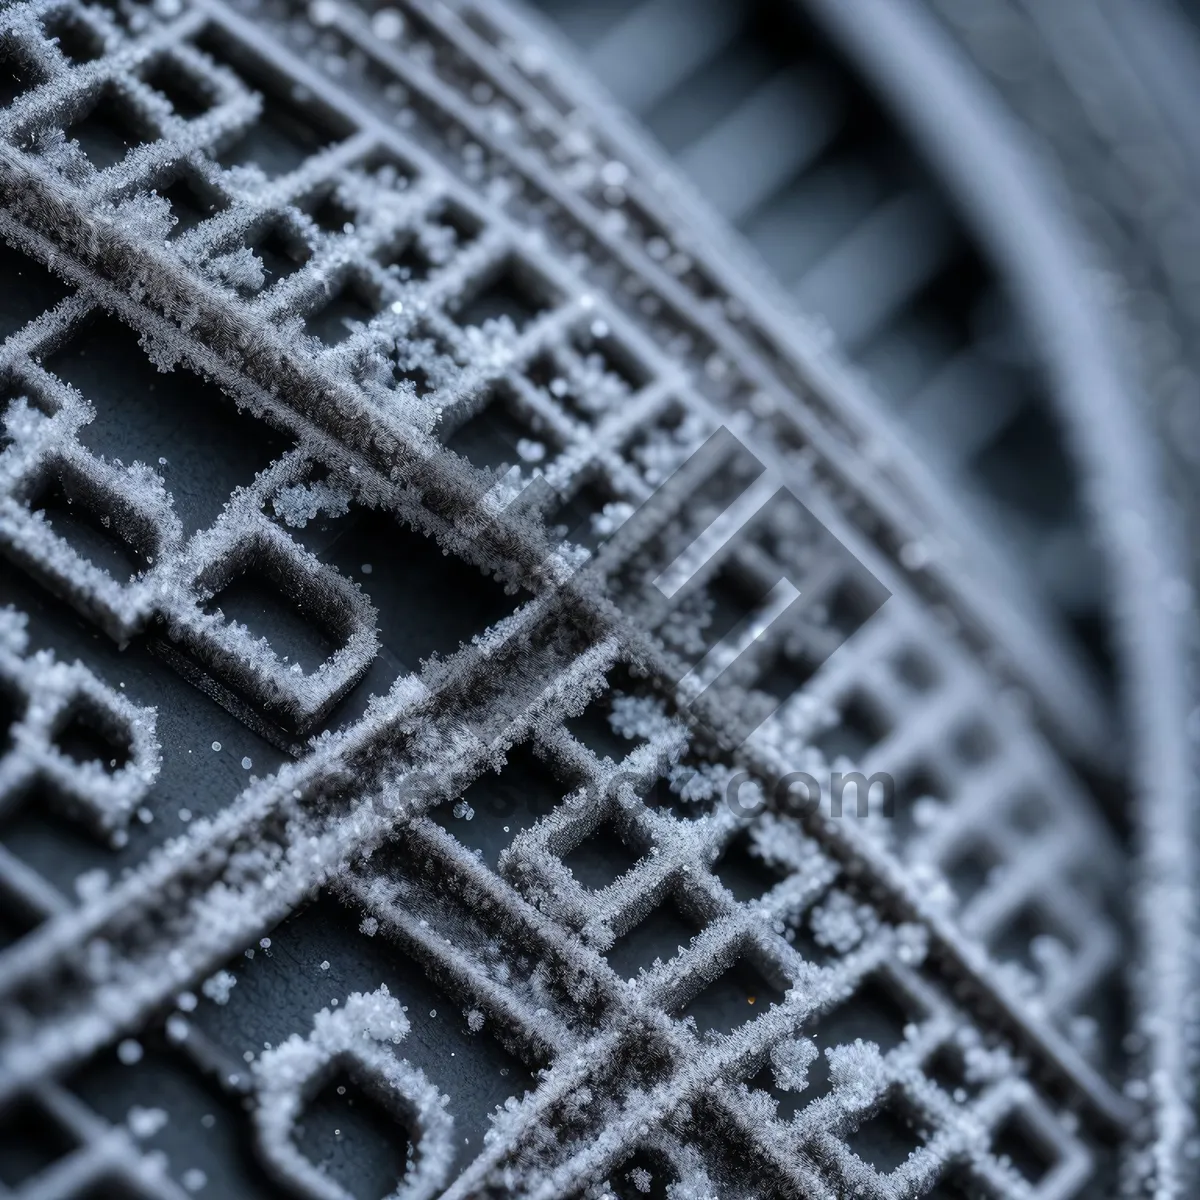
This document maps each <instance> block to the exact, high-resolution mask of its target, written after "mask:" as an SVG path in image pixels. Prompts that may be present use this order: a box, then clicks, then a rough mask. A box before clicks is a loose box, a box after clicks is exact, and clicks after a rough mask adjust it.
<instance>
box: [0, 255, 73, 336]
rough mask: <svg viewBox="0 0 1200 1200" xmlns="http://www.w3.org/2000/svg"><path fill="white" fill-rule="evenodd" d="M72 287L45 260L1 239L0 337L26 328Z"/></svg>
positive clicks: (68, 292) (63, 296) (67, 293)
mask: <svg viewBox="0 0 1200 1200" xmlns="http://www.w3.org/2000/svg"><path fill="white" fill-rule="evenodd" d="M70 290H71V289H70V288H68V287H67V285H66V284H65V283H63V282H62V280H61V279H59V278H58V276H57V275H52V274H51V273H50V271H48V270H47V269H46V268H45V267H43V266H42V264H41V263H39V262H36V261H34V260H33V259H32V258H30V257H28V255H25V254H22V253H21V251H19V250H14V249H13V248H12V247H11V246H8V245H6V244H5V243H4V242H0V338H6V337H8V336H9V334H12V333H16V332H17V330H19V329H23V328H24V327H25V326H26V325H28V324H29V322H30V321H32V320H33V319H34V318H35V317H40V316H41V315H42V313H44V312H46V311H47V310H48V309H51V308H53V307H54V306H55V305H56V304H58V303H59V301H61V300H63V299H64V298H65V297H66V296H67V295H69V294H70Z"/></svg>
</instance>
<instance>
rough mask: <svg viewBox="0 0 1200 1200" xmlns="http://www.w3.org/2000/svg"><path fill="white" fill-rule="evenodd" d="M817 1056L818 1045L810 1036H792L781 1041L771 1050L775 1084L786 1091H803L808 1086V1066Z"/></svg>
mask: <svg viewBox="0 0 1200 1200" xmlns="http://www.w3.org/2000/svg"><path fill="white" fill-rule="evenodd" d="M817 1058H818V1051H817V1047H816V1046H815V1045H814V1044H813V1042H812V1041H811V1040H810V1039H809V1038H806V1037H799V1038H790V1039H787V1040H785V1041H782V1042H779V1043H778V1044H777V1045H776V1046H775V1048H774V1049H773V1050H772V1051H771V1071H772V1075H773V1077H774V1080H775V1086H776V1087H777V1088H779V1089H780V1090H781V1091H785V1092H802V1091H803V1090H804V1089H805V1088H806V1087H808V1068H809V1067H811V1066H812V1064H813V1063H814V1062H816V1061H817Z"/></svg>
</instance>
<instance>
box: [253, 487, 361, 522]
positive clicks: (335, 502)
mask: <svg viewBox="0 0 1200 1200" xmlns="http://www.w3.org/2000/svg"><path fill="white" fill-rule="evenodd" d="M271 507H272V508H273V509H274V510H275V515H276V516H277V517H279V519H280V520H282V521H283V522H285V523H286V524H288V525H290V526H291V527H292V528H293V529H303V528H304V527H305V526H306V525H307V524H308V522H309V521H311V520H313V519H314V518H316V517H317V515H318V514H323V515H325V516H329V517H343V516H345V515H346V513H348V512H349V511H350V494H349V493H348V492H345V491H343V490H342V489H341V488H338V487H334V486H333V484H331V483H329V482H328V481H326V480H321V481H319V482H317V483H297V484H290V485H288V486H287V487H283V488H280V490H279V491H278V492H277V493H276V495H275V498H274V499H273V500H272V501H271Z"/></svg>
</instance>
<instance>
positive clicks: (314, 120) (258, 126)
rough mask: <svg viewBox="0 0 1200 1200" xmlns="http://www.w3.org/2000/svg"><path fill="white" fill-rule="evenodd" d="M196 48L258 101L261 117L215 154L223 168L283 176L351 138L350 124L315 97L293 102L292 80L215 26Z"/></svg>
mask: <svg viewBox="0 0 1200 1200" xmlns="http://www.w3.org/2000/svg"><path fill="white" fill-rule="evenodd" d="M195 44H196V46H197V48H198V49H200V50H203V51H204V52H205V53H206V54H208V55H210V56H211V57H212V58H213V59H214V60H216V61H217V62H219V63H223V64H224V65H225V66H227V67H229V68H230V69H232V70H233V71H234V72H235V73H236V74H237V75H239V76H240V77H241V78H242V80H243V82H244V83H245V84H246V86H247V87H249V88H251V89H253V90H254V91H256V92H257V93H258V94H259V96H260V97H261V98H262V113H261V115H260V116H259V118H258V119H257V120H256V121H254V122H253V123H252V124H251V125H250V126H249V127H248V128H247V129H246V130H244V131H243V132H242V134H241V135H240V136H239V137H237V138H236V140H235V141H234V142H233V143H232V144H231V145H228V146H227V147H226V148H225V149H224V150H223V151H222V152H221V153H220V154H219V155H218V161H219V162H220V163H221V164H222V166H227V167H228V166H234V165H235V164H239V163H246V164H253V165H254V166H257V167H258V168H259V169H260V170H262V171H265V172H266V174H267V175H268V176H271V177H276V176H279V175H286V174H288V173H290V172H292V171H294V170H296V168H297V167H299V166H301V164H303V163H304V162H305V160H306V159H308V158H309V157H310V156H311V155H313V154H316V153H318V152H319V151H320V150H323V149H324V148H325V147H327V146H330V145H332V144H334V143H335V142H340V141H342V140H343V139H344V138H346V137H347V136H349V134H350V132H351V130H352V125H351V122H350V121H349V120H348V119H347V118H346V117H345V116H344V115H342V114H341V113H338V112H335V111H333V110H332V109H330V108H329V107H328V106H326V105H323V104H321V103H319V102H318V101H317V100H316V99H315V98H313V99H308V100H300V99H297V97H296V94H295V92H294V90H293V88H292V86H291V84H290V82H289V81H288V80H287V79H286V78H284V77H282V76H280V75H279V74H278V73H277V72H276V71H274V70H273V69H272V68H271V67H270V66H269V65H268V64H267V63H266V62H264V61H263V60H262V59H260V58H259V57H258V56H257V55H256V54H254V52H253V51H252V50H250V48H249V47H248V46H246V45H244V44H243V43H240V42H234V41H233V40H232V38H230V37H229V36H227V35H226V34H224V33H223V32H222V31H221V30H220V29H219V28H217V27H216V26H210V27H209V28H208V29H206V30H204V31H203V32H202V33H201V34H200V35H199V37H197V38H196V43H195Z"/></svg>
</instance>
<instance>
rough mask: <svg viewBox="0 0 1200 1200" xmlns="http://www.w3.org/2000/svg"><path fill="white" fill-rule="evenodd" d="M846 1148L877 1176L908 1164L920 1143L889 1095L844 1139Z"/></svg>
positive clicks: (908, 1118) (913, 1127)
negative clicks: (909, 1158)
mask: <svg viewBox="0 0 1200 1200" xmlns="http://www.w3.org/2000/svg"><path fill="white" fill-rule="evenodd" d="M845 1141H846V1145H847V1146H849V1147H850V1149H851V1150H852V1151H853V1152H854V1154H855V1155H857V1156H858V1158H860V1159H862V1161H863V1162H865V1163H866V1164H867V1165H868V1166H870V1167H873V1168H874V1169H875V1170H876V1171H877V1172H878V1173H879V1174H880V1175H890V1174H891V1173H892V1172H893V1171H895V1170H896V1169H897V1168H898V1167H902V1166H903V1165H904V1164H905V1162H907V1161H908V1156H909V1155H910V1154H912V1153H913V1151H914V1150H917V1149H918V1148H919V1147H920V1146H921V1145H922V1144H923V1139H922V1137H921V1135H920V1133H919V1132H918V1130H917V1127H916V1125H915V1123H914V1122H913V1120H912V1118H911V1116H910V1115H909V1114H908V1113H907V1111H906V1110H905V1108H904V1107H903V1104H902V1102H901V1099H900V1097H899V1096H898V1095H889V1096H888V1097H887V1098H886V1099H885V1100H884V1102H883V1104H881V1105H880V1106H879V1108H877V1109H876V1110H875V1111H874V1112H873V1113H871V1114H870V1115H869V1116H866V1117H864V1118H863V1119H862V1120H860V1121H859V1123H858V1125H857V1126H856V1127H855V1128H854V1129H852V1130H851V1131H850V1132H848V1133H847V1134H846V1136H845Z"/></svg>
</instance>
